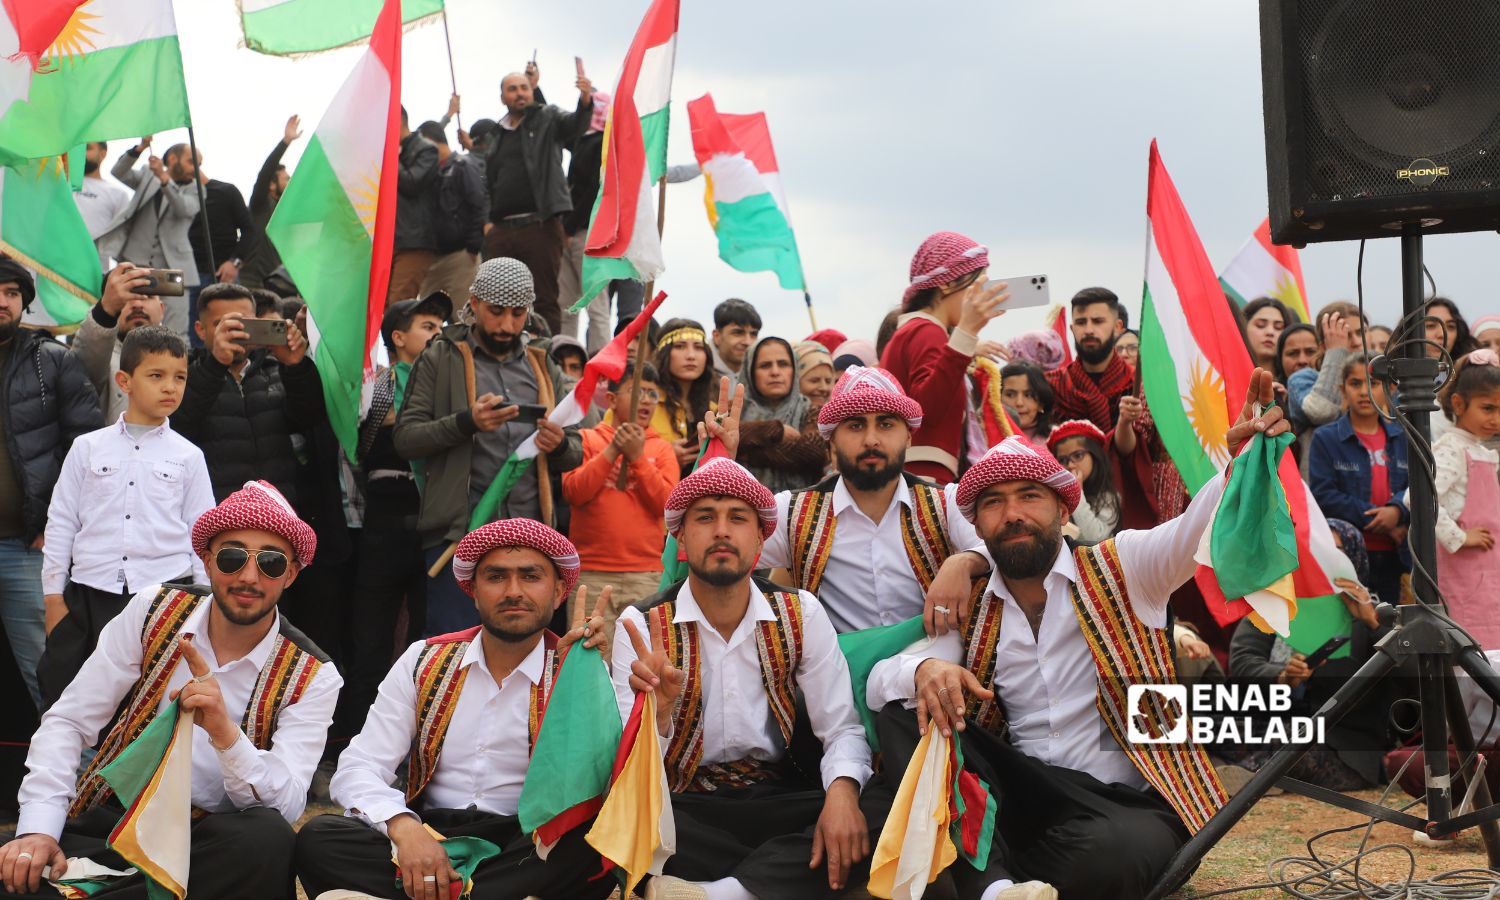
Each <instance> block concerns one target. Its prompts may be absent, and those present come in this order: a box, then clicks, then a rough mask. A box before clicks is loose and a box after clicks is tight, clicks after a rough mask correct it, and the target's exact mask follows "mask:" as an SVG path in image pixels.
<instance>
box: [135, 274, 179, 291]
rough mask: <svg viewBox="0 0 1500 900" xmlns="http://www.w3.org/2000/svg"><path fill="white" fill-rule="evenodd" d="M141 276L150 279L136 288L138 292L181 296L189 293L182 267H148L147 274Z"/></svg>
mask: <svg viewBox="0 0 1500 900" xmlns="http://www.w3.org/2000/svg"><path fill="white" fill-rule="evenodd" d="M141 277H142V278H146V279H149V280H148V281H147V282H146V283H145V284H143V285H141V286H140V287H138V288H136V289H135V292H136V293H137V294H145V295H146V296H148V297H181V296H183V295H184V294H186V293H187V285H185V284H184V283H183V281H182V270H181V269H147V270H146V274H145V275H142V276H141Z"/></svg>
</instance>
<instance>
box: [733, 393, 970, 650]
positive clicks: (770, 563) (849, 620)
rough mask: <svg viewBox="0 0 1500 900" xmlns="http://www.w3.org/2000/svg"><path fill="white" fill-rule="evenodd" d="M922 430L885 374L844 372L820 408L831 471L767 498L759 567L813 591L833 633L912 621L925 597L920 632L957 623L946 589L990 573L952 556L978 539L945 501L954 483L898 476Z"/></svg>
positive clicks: (914, 410)
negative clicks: (770, 506)
mask: <svg viewBox="0 0 1500 900" xmlns="http://www.w3.org/2000/svg"><path fill="white" fill-rule="evenodd" d="M921 426H922V407H921V406H919V405H918V404H917V401H915V400H913V399H911V398H910V397H908V396H906V393H905V392H904V391H902V390H901V385H900V384H899V383H897V381H896V379H895V378H894V377H892V375H891V373H889V372H887V371H886V370H884V369H877V368H865V367H863V366H851V367H849V369H848V370H846V371H845V372H844V374H843V375H841V376H840V377H839V381H838V384H836V385H834V388H833V394H832V396H831V397H829V400H828V402H827V403H825V404H823V407H822V409H821V410H819V412H818V432H819V433H820V434H822V435H823V438H824V439H825V440H827V441H828V442H829V445H830V446H831V447H832V448H833V459H834V462H835V463H836V464H837V466H838V474H837V475H832V476H829V477H828V478H826V479H824V480H823V481H821V482H819V483H818V484H815V485H813V486H812V487H810V488H808V489H806V490H803V491H795V492H793V491H782V492H781V493H779V494H777V495H776V530H775V531H774V532H772V534H771V536H770V538H768V539H767V540H766V546H765V550H764V551H763V552H762V553H761V562H760V565H761V566H762V567H764V568H771V569H777V568H785V569H786V570H787V571H788V572H789V573H790V574H791V583H792V584H795V585H796V586H797V587H799V588H801V589H802V590H804V591H807V592H809V593H812V594H816V595H817V596H818V599H819V600H820V601H821V602H822V604H823V608H824V609H825V610H827V612H828V618H829V620H830V621H831V622H833V627H834V629H835V630H837V631H838V632H839V633H840V634H842V633H844V632H849V631H858V630H860V629H864V628H873V627H875V626H877V625H891V624H894V623H896V622H901V621H904V620H906V619H909V618H911V617H912V616H915V615H918V614H919V613H922V612H923V595H924V594H929V592H930V596H931V601H930V604H931V605H930V606H929V607H928V609H927V610H926V611H927V613H928V625H929V631H931V630H932V627H931V626H932V616H933V614H936V615H937V616H938V617H939V618H940V619H942V620H944V624H947V625H956V624H957V618H956V615H955V614H956V612H957V610H958V608H959V603H958V602H955V601H957V600H958V599H959V597H955V596H953V591H957V592H958V594H959V595H960V596H962V597H967V594H968V586H969V581H970V579H971V578H972V577H974V576H977V575H979V574H982V573H983V572H985V571H987V570H988V569H989V565H988V563H987V562H986V561H985V560H984V559H983V557H981V556H979V555H978V554H972V553H962V551H964V550H966V549H968V548H970V547H976V546H978V544H979V538H978V537H977V536H976V535H975V533H974V528H973V526H972V525H970V524H969V523H968V521H966V520H965V519H964V518H963V516H962V515H960V514H959V511H958V504H957V503H955V502H954V501H953V496H952V494H953V492H954V490H956V487H955V486H954V485H949V486H948V487H947V488H939V487H936V486H934V485H932V484H930V483H928V482H926V481H923V480H922V479H920V478H917V477H916V476H914V475H911V474H909V473H906V472H904V471H902V469H903V467H904V466H905V464H906V451H907V449H908V448H909V447H910V446H911V436H912V432H913V431H915V430H916V429H918V428H920V427H921ZM940 572H942V575H940V574H939V573H940ZM950 579H951V580H950ZM935 584H936V585H937V590H932V589H933V586H934V585H935ZM950 619H951V621H950Z"/></svg>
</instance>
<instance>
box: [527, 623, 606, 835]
mask: <svg viewBox="0 0 1500 900" xmlns="http://www.w3.org/2000/svg"><path fill="white" fill-rule="evenodd" d="M579 613H580V614H581V615H587V613H586V612H585V611H584V610H583V609H582V608H581V607H580V609H579ZM619 746H620V707H619V706H618V705H616V702H615V689H614V685H613V683H612V682H611V681H610V680H609V670H608V669H607V668H606V666H605V664H604V657H602V656H600V655H599V651H598V650H597V649H596V648H593V647H585V646H583V644H582V643H578V644H574V645H573V646H572V647H570V648H569V649H568V651H567V653H566V654H565V655H564V656H563V661H562V666H561V668H560V669H559V670H558V673H557V683H556V684H555V685H554V686H553V688H552V696H551V698H550V699H549V700H548V701H547V710H546V713H545V714H544V715H543V716H542V724H541V727H540V728H538V729H537V735H536V746H535V747H534V748H533V749H532V751H531V764H530V765H529V766H527V769H526V776H527V777H526V783H525V785H523V786H522V788H521V803H520V808H519V809H518V810H517V815H518V816H519V817H520V820H521V830H522V831H524V832H526V833H527V834H529V835H531V836H532V843H534V844H536V851H537V856H539V857H541V858H542V859H544V860H545V859H546V858H547V854H548V853H550V852H551V851H552V848H553V847H554V846H556V845H557V842H558V841H559V840H561V839H562V836H563V835H565V834H567V833H568V832H569V831H572V830H573V829H574V828H577V827H578V826H579V825H582V824H583V823H585V822H587V821H588V820H589V819H592V818H593V817H594V815H595V814H596V813H598V812H599V807H600V806H601V805H603V803H604V793H605V791H607V790H608V789H609V781H610V773H611V772H612V771H613V770H614V759H615V754H616V752H617V751H618V749H619Z"/></svg>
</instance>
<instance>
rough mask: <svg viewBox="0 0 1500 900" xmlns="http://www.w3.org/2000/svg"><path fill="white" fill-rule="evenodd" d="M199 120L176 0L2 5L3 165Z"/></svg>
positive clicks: (42, 0) (49, 0)
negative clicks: (185, 70) (190, 96)
mask: <svg viewBox="0 0 1500 900" xmlns="http://www.w3.org/2000/svg"><path fill="white" fill-rule="evenodd" d="M189 121H190V118H189V116H188V102H187V85H186V82H184V80H183V77H182V53H181V52H180V51H179V49H178V46H177V22H176V20H175V19H174V18H173V17H172V2H171V0H86V2H82V3H80V2H78V0H4V2H3V3H0V163H4V164H7V165H14V164H16V163H17V162H18V161H20V160H25V159H36V158H39V157H45V156H59V155H61V154H65V153H67V152H68V151H69V150H71V149H72V148H74V147H77V146H78V145H79V144H83V143H86V142H88V141H104V140H109V139H111V138H119V137H129V136H134V137H139V136H140V135H143V134H152V133H154V132H158V131H165V130H167V129H169V128H177V127H179V126H182V125H186V124H188V123H189Z"/></svg>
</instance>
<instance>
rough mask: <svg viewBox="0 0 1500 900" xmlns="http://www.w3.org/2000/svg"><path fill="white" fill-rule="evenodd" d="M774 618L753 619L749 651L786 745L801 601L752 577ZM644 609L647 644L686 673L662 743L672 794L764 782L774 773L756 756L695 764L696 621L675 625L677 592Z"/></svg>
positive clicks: (699, 690)
mask: <svg viewBox="0 0 1500 900" xmlns="http://www.w3.org/2000/svg"><path fill="white" fill-rule="evenodd" d="M754 583H755V587H756V589H758V590H759V591H761V593H763V594H764V595H765V598H766V600H767V601H768V602H769V603H770V604H771V610H772V612H774V613H775V615H776V618H775V620H774V621H771V622H759V623H757V626H758V627H757V628H756V631H755V649H756V652H757V653H758V654H759V656H760V676H761V684H762V685H763V686H764V687H765V690H766V699H767V701H768V702H769V704H770V707H771V717H772V718H773V719H775V720H776V727H777V728H778V729H779V730H780V731H781V738H782V741H783V742H784V744H785V745H786V746H787V747H788V748H790V746H791V742H792V727H793V726H794V725H795V724H796V721H797V667H798V665H799V664H800V663H801V661H802V602H801V599H800V598H799V597H798V596H797V593H796V592H795V591H787V590H780V589H778V588H777V587H776V586H775V585H773V584H771V582H769V581H764V580H762V579H759V578H757V579H754ZM681 587H682V586H681V585H680V584H679V585H677V586H676V587H674V588H672V589H670V590H669V591H668V592H666V593H665V594H663V595H661V596H662V597H663V599H661V600H660V601H659V602H657V603H656V604H655V605H653V606H651V607H649V608H648V609H647V610H646V627H647V628H648V629H649V630H650V634H651V642H652V644H653V645H654V646H656V647H658V648H660V649H662V650H664V651H665V652H666V654H667V659H669V660H670V661H671V663H672V665H673V666H675V667H677V668H679V669H681V670H682V671H683V673H684V674H685V675H686V679H685V680H684V682H683V685H682V693H681V694H680V695H678V698H677V704H676V706H675V707H674V709H673V711H672V740H671V741H670V742H669V743H668V744H667V751H666V759H665V765H666V769H667V780H668V782H669V784H670V786H671V789H672V791H673V793H685V792H707V791H713V790H717V789H718V788H720V787H742V786H744V785H747V784H754V783H755V782H757V781H764V780H766V779H767V778H770V777H771V776H772V775H774V774H775V772H774V770H772V769H770V768H768V767H767V766H766V765H764V764H763V763H761V762H759V761H758V760H738V761H735V762H728V763H709V764H701V762H702V759H703V677H702V655H701V654H700V653H699V648H698V623H696V622H683V623H680V624H679V623H676V622H673V621H672V619H673V617H674V616H675V615H676V612H677V601H676V598H677V591H678V590H681Z"/></svg>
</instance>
